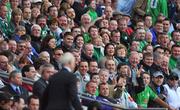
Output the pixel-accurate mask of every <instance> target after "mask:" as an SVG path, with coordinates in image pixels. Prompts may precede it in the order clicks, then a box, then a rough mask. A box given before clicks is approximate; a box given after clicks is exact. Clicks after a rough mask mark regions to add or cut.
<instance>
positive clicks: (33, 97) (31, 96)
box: [27, 95, 39, 105]
mask: <svg viewBox="0 0 180 110" xmlns="http://www.w3.org/2000/svg"><path fill="white" fill-rule="evenodd" d="M31 99H38V100H39V97H37V96H35V95H30V96H29V97H28V99H27V104H28V105H29V104H30V102H31Z"/></svg>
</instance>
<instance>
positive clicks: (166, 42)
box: [160, 35, 170, 47]
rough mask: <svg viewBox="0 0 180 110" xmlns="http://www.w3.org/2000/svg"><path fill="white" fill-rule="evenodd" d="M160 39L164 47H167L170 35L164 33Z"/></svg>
mask: <svg viewBox="0 0 180 110" xmlns="http://www.w3.org/2000/svg"><path fill="white" fill-rule="evenodd" d="M160 39H161V40H160V44H161V45H162V47H167V46H168V44H169V42H170V40H169V38H168V35H162V36H160Z"/></svg>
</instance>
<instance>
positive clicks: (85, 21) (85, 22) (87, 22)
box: [81, 15, 91, 25]
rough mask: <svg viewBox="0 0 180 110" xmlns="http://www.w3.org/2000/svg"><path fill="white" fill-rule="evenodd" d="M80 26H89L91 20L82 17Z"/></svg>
mask: <svg viewBox="0 0 180 110" xmlns="http://www.w3.org/2000/svg"><path fill="white" fill-rule="evenodd" d="M81 22H82V25H89V24H90V23H91V18H90V16H88V15H85V16H83V17H82V20H81Z"/></svg>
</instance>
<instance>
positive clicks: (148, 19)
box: [144, 16, 152, 28]
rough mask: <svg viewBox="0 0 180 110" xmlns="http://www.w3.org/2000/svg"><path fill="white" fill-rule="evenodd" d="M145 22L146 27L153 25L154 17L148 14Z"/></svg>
mask: <svg viewBox="0 0 180 110" xmlns="http://www.w3.org/2000/svg"><path fill="white" fill-rule="evenodd" d="M144 23H145V25H146V27H148V28H150V27H151V26H152V17H150V16H147V17H146V18H145V22H144Z"/></svg>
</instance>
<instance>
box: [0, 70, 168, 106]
mask: <svg viewBox="0 0 180 110" xmlns="http://www.w3.org/2000/svg"><path fill="white" fill-rule="evenodd" d="M0 77H2V78H7V79H8V78H9V74H8V73H2V72H1V73H0ZM22 80H23V83H25V84H29V85H33V84H34V81H33V80H32V79H29V78H25V77H23V78H22ZM78 96H79V98H80V99H85V100H89V101H97V102H99V103H100V104H102V105H107V106H110V107H113V108H116V109H117V110H168V109H166V108H137V109H127V108H124V107H123V106H122V105H120V104H113V103H109V102H103V101H100V100H95V99H92V98H89V97H87V96H86V94H83V93H79V94H78Z"/></svg>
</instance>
